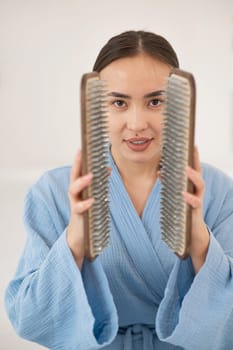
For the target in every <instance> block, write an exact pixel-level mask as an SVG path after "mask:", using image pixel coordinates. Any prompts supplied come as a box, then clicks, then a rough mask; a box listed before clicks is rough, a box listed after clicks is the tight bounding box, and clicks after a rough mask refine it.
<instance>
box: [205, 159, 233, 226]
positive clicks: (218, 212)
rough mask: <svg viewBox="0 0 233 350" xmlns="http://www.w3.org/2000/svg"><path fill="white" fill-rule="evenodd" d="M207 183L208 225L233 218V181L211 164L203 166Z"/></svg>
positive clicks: (206, 209) (206, 216)
mask: <svg viewBox="0 0 233 350" xmlns="http://www.w3.org/2000/svg"><path fill="white" fill-rule="evenodd" d="M202 174H203V178H204V181H205V195H204V215H205V218H206V222H207V224H210V227H211V228H212V226H211V223H213V222H214V223H216V221H219V220H220V221H221V220H223V217H230V216H231V217H232V215H233V213H232V208H233V179H232V178H231V177H230V176H229V175H227V174H225V173H224V172H223V171H222V170H220V169H218V168H216V167H214V166H213V165H210V164H206V163H204V164H202Z"/></svg>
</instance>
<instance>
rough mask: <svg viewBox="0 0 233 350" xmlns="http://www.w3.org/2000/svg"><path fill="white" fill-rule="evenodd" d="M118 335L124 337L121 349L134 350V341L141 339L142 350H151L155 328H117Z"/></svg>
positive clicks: (148, 326) (138, 325) (136, 326)
mask: <svg viewBox="0 0 233 350" xmlns="http://www.w3.org/2000/svg"><path fill="white" fill-rule="evenodd" d="M118 334H120V335H124V340H123V344H124V346H123V349H129V350H134V348H133V346H134V341H136V340H139V339H142V344H143V347H142V349H143V350H148V349H153V336H154V335H155V328H154V327H153V326H150V325H141V324H135V325H132V326H128V327H119V330H118Z"/></svg>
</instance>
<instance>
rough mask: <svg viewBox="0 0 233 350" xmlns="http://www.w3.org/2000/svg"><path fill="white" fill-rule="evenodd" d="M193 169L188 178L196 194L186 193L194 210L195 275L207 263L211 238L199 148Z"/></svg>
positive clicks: (192, 238) (192, 237)
mask: <svg viewBox="0 0 233 350" xmlns="http://www.w3.org/2000/svg"><path fill="white" fill-rule="evenodd" d="M193 160H194V162H193V168H191V167H188V168H187V176H188V178H189V180H190V181H191V182H192V183H193V185H194V193H193V194H191V193H188V192H184V193H183V196H184V199H185V201H186V203H187V204H189V205H190V206H191V208H192V229H191V230H192V232H191V246H190V256H191V259H192V263H193V267H194V271H195V273H198V271H199V270H200V268H201V267H202V265H203V264H204V262H205V259H206V255H207V252H208V247H209V241H210V236H209V232H208V229H207V227H206V224H205V222H204V219H203V198H204V191H205V182H204V180H203V178H202V173H201V163H200V159H199V153H198V149H197V147H195V148H194V159H193Z"/></svg>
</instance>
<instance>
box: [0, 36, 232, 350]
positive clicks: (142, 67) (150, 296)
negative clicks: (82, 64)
mask: <svg viewBox="0 0 233 350" xmlns="http://www.w3.org/2000/svg"><path fill="white" fill-rule="evenodd" d="M172 67H178V60H177V56H176V54H175V52H174V50H173V48H172V47H171V45H170V44H169V43H168V42H167V41H166V40H165V39H164V38H163V37H161V36H158V35H156V34H153V33H149V32H144V31H138V32H137V31H129V32H124V33H122V34H120V35H117V36H115V37H113V38H112V39H110V40H109V42H108V43H107V44H106V45H105V46H104V47H103V49H102V50H101V51H100V54H99V56H98V57H97V60H96V63H95V65H94V68H93V69H94V70H95V71H97V72H99V73H100V77H101V78H102V79H104V80H106V81H107V84H108V89H109V93H108V105H109V139H110V154H109V159H110V166H111V168H112V170H111V175H110V180H109V182H110V210H111V242H110V244H109V246H108V247H107V248H106V249H105V250H104V251H103V253H102V254H101V255H100V256H99V258H97V259H96V260H95V261H94V262H92V263H91V262H88V261H86V260H85V259H84V257H83V255H84V249H83V227H82V215H83V213H84V212H85V211H86V210H88V209H89V208H90V207H91V205H92V203H93V199H92V198H89V199H87V200H85V201H82V200H81V198H80V193H81V191H82V190H83V189H84V188H86V187H87V186H89V185H90V183H91V181H92V174H86V175H85V176H81V174H80V169H81V152H78V153H77V156H76V158H75V160H74V164H73V166H72V169H71V170H70V168H69V167H64V168H59V169H55V170H53V171H50V172H47V173H46V174H45V175H44V176H42V178H41V179H40V180H39V181H38V182H37V183H36V184H35V185H34V186H32V188H31V189H30V191H29V193H28V195H27V197H26V201H25V224H26V227H27V231H28V237H27V242H26V246H25V250H24V253H23V256H22V258H21V260H20V262H19V266H18V270H17V272H16V275H15V278H14V279H13V280H12V281H11V283H10V284H9V286H8V289H7V291H6V299H5V300H6V308H7V311H8V314H9V317H10V319H11V321H12V323H13V325H14V327H15V329H16V331H17V332H18V333H19V334H20V335H21V336H22V337H24V338H26V339H29V340H32V341H34V342H37V343H39V344H42V345H44V346H46V347H48V348H50V349H53V350H58V349H59V350H60V349H61V350H76V349H77V350H78V349H79V350H84V349H89V350H90V349H100V348H103V349H109V350H110V349H111V350H115V349H127V350H129V349H134V350H137V349H144V350H150V349H159V350H162V349H164V350H168V349H186V350H194V349H198V348H199V349H202V350H204V349H216V350H220V349H224V350H227V349H229V350H230V349H231V350H232V348H233V336H232V334H233V303H232V300H233V297H232V295H233V281H232V276H231V269H232V264H233V260H232V253H233V239H232V238H231V231H232V227H233V181H232V180H231V179H230V178H228V177H227V176H226V175H224V174H223V173H222V172H220V171H219V170H217V169H215V168H213V167H211V166H208V165H202V166H201V165H200V160H199V156H198V152H197V149H196V150H195V152H194V168H193V169H191V168H188V169H187V176H188V178H189V179H190V180H191V181H192V183H193V184H194V186H195V193H194V194H193V195H192V194H190V193H184V200H185V201H186V202H187V203H188V204H189V205H190V206H191V208H192V230H191V235H192V245H191V249H190V257H189V258H188V259H186V260H179V258H178V257H176V256H175V255H174V254H173V253H172V252H171V251H170V250H169V249H168V248H167V246H166V245H165V244H164V243H163V242H162V241H161V238H160V230H159V193H160V180H159V178H158V173H157V172H156V169H157V168H158V165H159V161H160V138H161V122H162V119H163V114H162V110H163V102H164V90H165V81H166V77H167V76H168V74H169V72H170V70H171V68H172ZM204 191H205V193H204ZM207 227H208V228H207Z"/></svg>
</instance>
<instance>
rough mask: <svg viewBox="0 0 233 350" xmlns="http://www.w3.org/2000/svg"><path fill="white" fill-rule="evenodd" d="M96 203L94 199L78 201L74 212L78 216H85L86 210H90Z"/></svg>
mask: <svg viewBox="0 0 233 350" xmlns="http://www.w3.org/2000/svg"><path fill="white" fill-rule="evenodd" d="M93 202H94V198H88V199H86V200H84V201H78V202H77V203H76V204H75V205H74V207H73V211H74V212H75V213H76V214H83V213H84V212H85V211H86V210H88V209H89V208H90V207H91V206H92V204H93Z"/></svg>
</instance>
